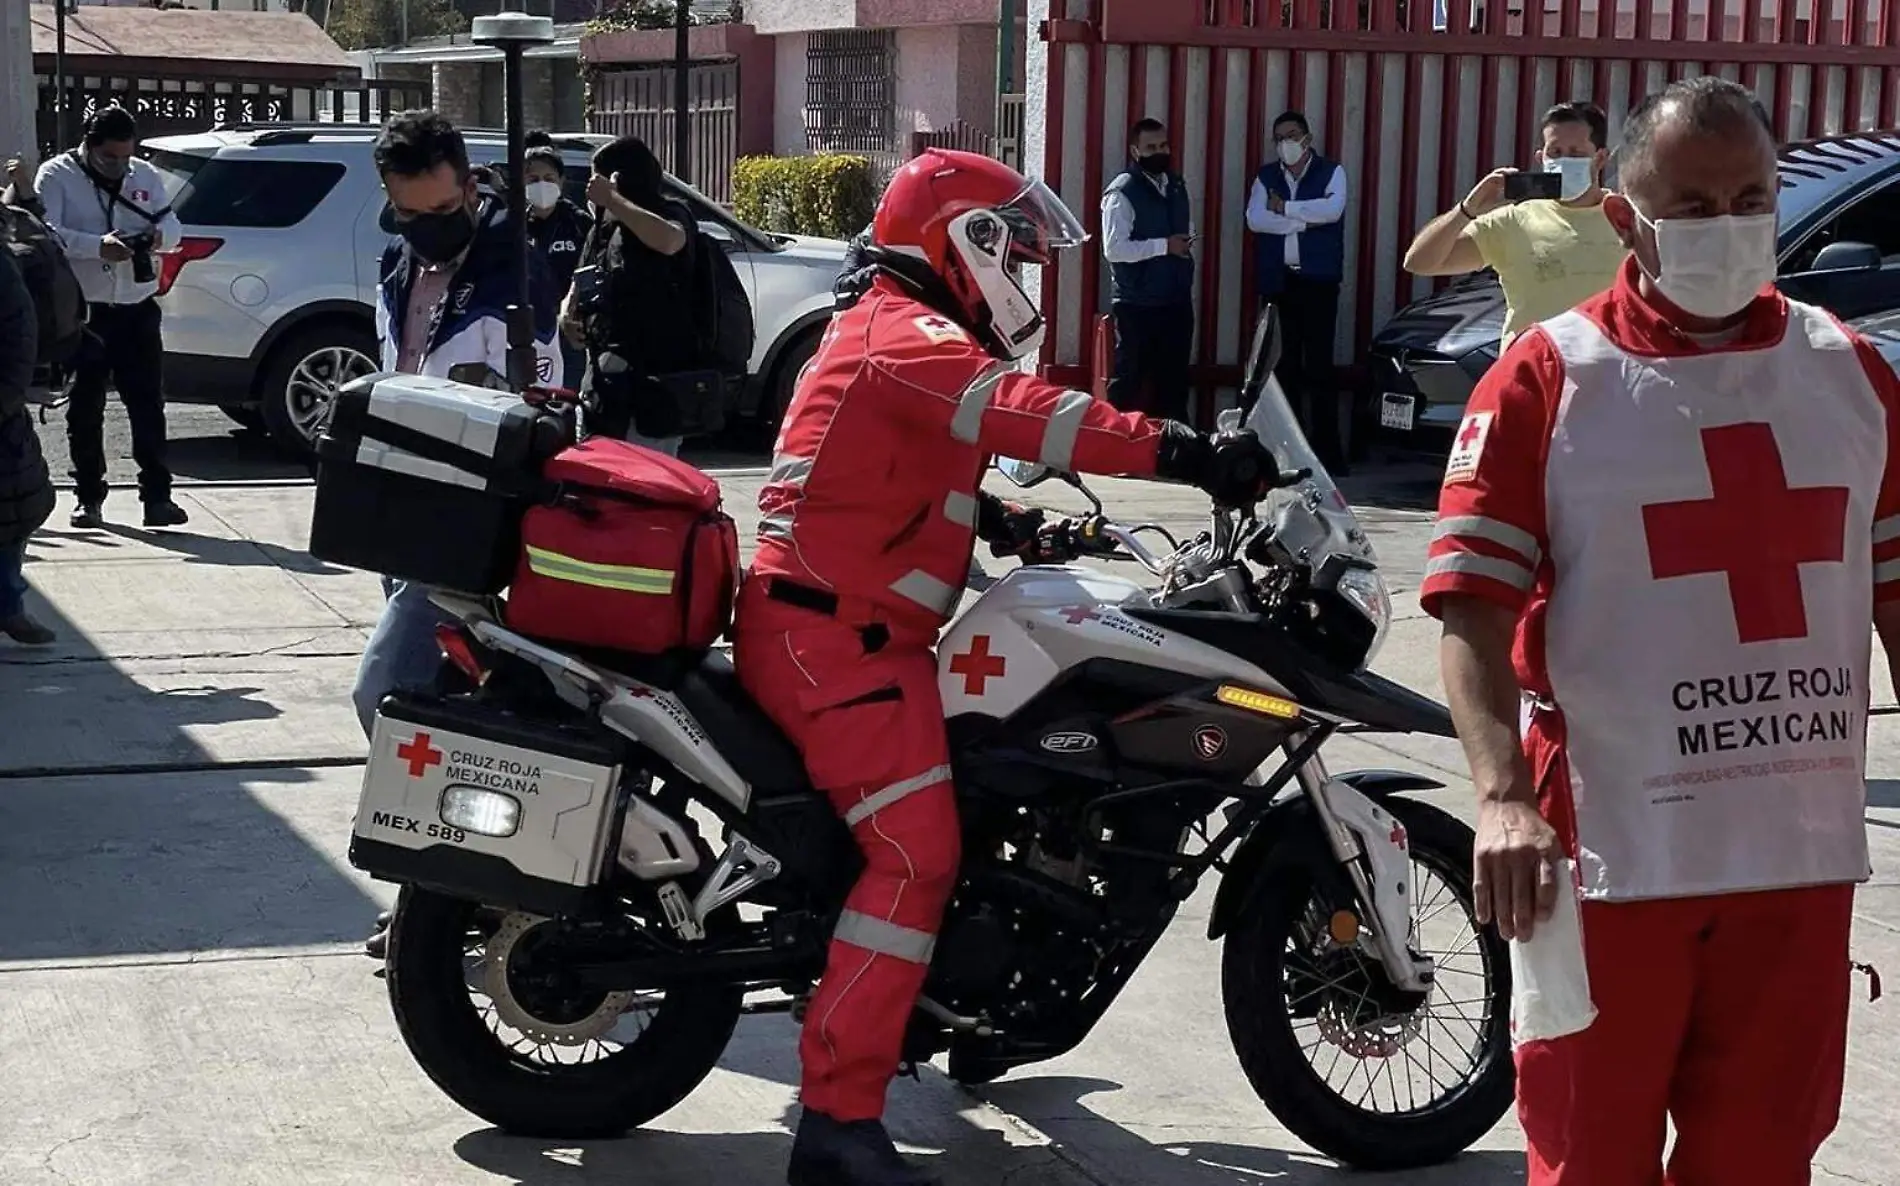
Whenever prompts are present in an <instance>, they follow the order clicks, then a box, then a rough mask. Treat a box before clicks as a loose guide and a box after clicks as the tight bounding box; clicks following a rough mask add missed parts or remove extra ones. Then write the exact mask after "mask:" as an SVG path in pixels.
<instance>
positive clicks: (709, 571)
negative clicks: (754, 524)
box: [507, 437, 739, 655]
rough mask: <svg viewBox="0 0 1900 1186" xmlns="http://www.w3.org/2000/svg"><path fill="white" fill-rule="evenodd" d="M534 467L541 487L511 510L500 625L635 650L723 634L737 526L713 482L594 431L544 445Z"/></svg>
mask: <svg viewBox="0 0 1900 1186" xmlns="http://www.w3.org/2000/svg"><path fill="white" fill-rule="evenodd" d="M542 477H543V478H544V479H546V481H547V482H548V483H549V486H550V490H551V493H550V497H549V498H548V499H547V500H546V501H545V502H544V503H543V504H542V505H537V506H534V507H531V508H529V510H528V512H527V515H526V517H525V518H524V519H523V520H522V524H521V538H522V548H521V561H520V564H519V566H518V567H517V568H516V569H515V580H514V584H513V585H512V586H511V587H510V588H509V591H508V610H507V619H508V625H509V626H510V627H511V628H513V629H515V630H519V631H521V632H522V633H523V634H530V635H533V636H535V637H537V638H545V639H549V640H552V641H558V642H570V643H578V644H580V645H583V646H590V647H600V648H604V649H607V650H615V651H630V652H633V653H636V654H645V655H657V654H661V653H664V652H666V651H673V650H679V649H682V648H686V649H703V648H705V647H710V646H711V645H712V644H713V643H714V642H716V641H717V640H718V638H719V636H720V635H721V634H723V633H725V630H726V627H727V626H729V625H730V624H731V621H732V601H733V597H734V595H735V594H736V592H737V590H738V584H739V533H738V530H737V528H736V527H735V526H734V525H733V522H732V520H731V519H730V518H729V517H727V515H726V514H725V512H724V511H722V510H721V509H720V506H719V484H718V483H717V482H715V481H713V480H712V479H711V478H709V477H707V476H706V475H705V474H703V473H701V472H700V471H698V470H697V469H694V468H693V467H692V466H690V465H688V464H686V463H685V462H683V461H679V460H676V459H674V458H671V457H668V456H666V455H665V454H663V453H656V452H654V451H653V450H651V449H643V448H641V447H639V446H638V445H630V444H627V443H626V442H624V441H616V440H609V439H605V438H601V437H594V438H592V439H589V440H587V441H585V442H583V443H581V444H579V445H576V446H574V447H573V448H571V449H567V450H565V451H563V452H561V453H559V454H557V455H555V457H554V458H553V459H552V460H550V461H549V462H548V463H547V465H546V466H545V467H544V468H543V470H542Z"/></svg>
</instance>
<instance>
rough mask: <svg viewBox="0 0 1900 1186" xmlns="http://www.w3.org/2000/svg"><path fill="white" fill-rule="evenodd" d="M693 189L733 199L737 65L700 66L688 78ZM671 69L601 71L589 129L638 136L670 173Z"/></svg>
mask: <svg viewBox="0 0 1900 1186" xmlns="http://www.w3.org/2000/svg"><path fill="white" fill-rule="evenodd" d="M687 90H688V97H687V104H686V109H687V111H688V112H689V113H690V116H689V118H690V119H691V121H692V129H691V133H692V158H693V159H692V170H691V177H692V181H693V185H694V186H695V187H696V188H697V189H698V190H699V191H700V192H701V193H703V194H705V195H706V196H707V197H709V198H711V199H712V200H713V201H715V202H721V203H726V202H731V201H732V165H733V162H734V161H736V160H738V159H739V64H738V63H737V62H700V63H696V64H694V66H693V67H692V70H691V73H690V74H688V75H687ZM673 115H674V106H673V67H672V66H670V65H669V66H641V67H637V68H634V69H630V70H603V71H601V72H600V74H599V75H598V76H596V78H595V79H594V83H593V109H592V111H591V112H590V113H589V115H588V119H587V130H588V131H590V132H599V133H602V134H603V135H608V136H638V137H640V139H642V140H644V141H646V143H647V147H649V148H651V149H652V150H653V153H654V155H655V156H657V157H659V158H660V163H661V164H662V165H664V166H665V167H666V168H667V169H668V170H669V171H672V172H676V173H677V172H678V170H677V169H675V168H674V165H673Z"/></svg>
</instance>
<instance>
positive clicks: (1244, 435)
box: [1155, 420, 1282, 507]
mask: <svg viewBox="0 0 1900 1186" xmlns="http://www.w3.org/2000/svg"><path fill="white" fill-rule="evenodd" d="M1155 472H1156V473H1157V474H1159V475H1160V476H1161V477H1164V478H1173V479H1175V480H1176V481H1181V482H1187V483H1189V484H1190V485H1194V486H1199V487H1200V488H1201V489H1202V490H1205V491H1207V493H1208V495H1209V496H1211V497H1212V498H1213V500H1214V502H1215V503H1216V504H1218V505H1220V506H1224V507H1251V506H1253V505H1254V504H1255V503H1257V502H1259V501H1260V500H1261V499H1262V498H1264V497H1265V496H1266V493H1267V491H1269V490H1272V489H1273V488H1275V487H1276V486H1278V485H1279V484H1280V482H1281V478H1282V475H1281V473H1280V466H1279V463H1278V462H1277V461H1275V460H1274V456H1273V453H1272V452H1271V451H1270V450H1269V449H1268V448H1267V447H1266V446H1265V445H1263V444H1261V443H1260V438H1259V437H1258V436H1256V435H1254V433H1253V432H1251V431H1246V430H1243V431H1241V432H1233V433H1227V434H1225V435H1222V436H1209V435H1208V434H1206V433H1203V432H1196V431H1194V430H1193V429H1192V428H1189V427H1188V426H1187V425H1185V424H1180V423H1177V422H1175V421H1172V420H1171V421H1168V423H1167V424H1166V425H1165V426H1164V427H1163V429H1162V433H1161V447H1160V451H1159V453H1158V454H1157V456H1156V461H1155Z"/></svg>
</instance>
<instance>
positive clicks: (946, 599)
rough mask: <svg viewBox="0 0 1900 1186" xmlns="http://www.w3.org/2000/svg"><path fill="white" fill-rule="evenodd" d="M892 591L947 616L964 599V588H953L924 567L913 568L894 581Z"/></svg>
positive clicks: (933, 611)
mask: <svg viewBox="0 0 1900 1186" xmlns="http://www.w3.org/2000/svg"><path fill="white" fill-rule="evenodd" d="M891 592H893V593H895V594H897V595H898V596H899V597H902V598H903V599H904V600H906V601H910V602H915V603H916V604H918V605H921V606H923V607H924V608H925V609H927V610H929V611H931V612H932V613H935V614H942V615H943V616H945V617H948V616H950V614H951V612H952V611H954V610H955V609H956V608H957V603H958V602H960V601H962V600H963V590H961V589H953V588H951V587H950V586H949V585H946V584H944V583H943V582H942V581H940V580H938V579H937V578H936V577H933V576H931V575H930V574H929V573H927V572H924V571H923V570H922V569H912V570H911V571H910V572H907V573H905V574H904V575H903V576H901V577H898V578H897V579H896V580H894V581H892V582H891Z"/></svg>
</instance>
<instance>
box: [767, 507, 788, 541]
mask: <svg viewBox="0 0 1900 1186" xmlns="http://www.w3.org/2000/svg"><path fill="white" fill-rule="evenodd" d="M759 538H760V539H785V540H788V539H791V538H792V513H791V512H790V511H779V512H777V513H776V514H771V515H766V516H765V517H764V518H762V519H760V520H759Z"/></svg>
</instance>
